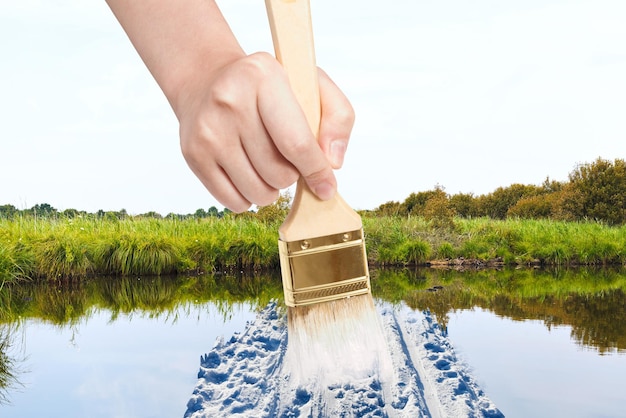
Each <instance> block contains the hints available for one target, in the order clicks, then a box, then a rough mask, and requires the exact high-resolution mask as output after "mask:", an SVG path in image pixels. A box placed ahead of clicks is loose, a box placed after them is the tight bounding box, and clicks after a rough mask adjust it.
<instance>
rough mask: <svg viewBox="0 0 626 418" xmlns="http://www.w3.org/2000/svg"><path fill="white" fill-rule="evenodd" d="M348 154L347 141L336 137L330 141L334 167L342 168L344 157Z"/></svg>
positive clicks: (331, 159)
mask: <svg viewBox="0 0 626 418" xmlns="http://www.w3.org/2000/svg"><path fill="white" fill-rule="evenodd" d="M345 154H346V142H345V141H342V140H340V139H335V140H334V141H332V142H331V143H330V163H331V165H332V166H333V168H341V166H342V165H343V157H344V155H345Z"/></svg>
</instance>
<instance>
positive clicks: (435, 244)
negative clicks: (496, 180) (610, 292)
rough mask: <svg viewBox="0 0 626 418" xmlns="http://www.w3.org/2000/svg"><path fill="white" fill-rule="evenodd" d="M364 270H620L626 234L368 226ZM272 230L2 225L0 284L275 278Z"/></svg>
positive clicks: (399, 223) (509, 226)
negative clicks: (187, 276) (262, 274)
mask: <svg viewBox="0 0 626 418" xmlns="http://www.w3.org/2000/svg"><path fill="white" fill-rule="evenodd" d="M363 224H364V229H365V234H366V246H367V252H368V261H369V262H370V263H371V264H372V265H379V266H409V265H426V264H427V263H428V262H429V261H433V260H435V259H437V260H441V259H459V258H464V259H477V260H494V259H498V260H501V261H503V262H504V263H505V264H508V265H530V264H533V265H536V264H540V265H557V266H566V265H615V264H624V263H625V262H626V226H622V227H610V226H607V225H603V224H600V223H595V222H558V221H551V220H516V219H510V220H505V221H497V220H491V219H486V218H480V219H469V220H468V219H455V220H454V222H453V224H452V225H450V226H447V227H440V226H436V225H434V224H432V222H429V221H426V220H424V219H423V218H420V217H412V218H408V219H407V218H394V217H371V216H365V217H364V218H363ZM277 240H278V225H277V224H275V223H266V222H262V221H259V220H257V219H254V218H252V217H239V218H238V217H235V216H227V217H225V218H223V219H219V218H206V219H186V220H177V219H169V218H168V219H147V218H135V219H134V218H127V219H124V220H117V219H101V218H95V217H86V218H74V219H64V218H55V219H42V218H39V219H33V218H29V217H18V218H16V219H13V220H7V219H0V284H2V283H5V282H7V281H11V280H15V279H19V278H41V279H73V278H85V277H93V276H102V275H112V276H121V277H132V276H150V275H171V274H180V273H190V272H194V273H201V272H211V271H231V270H232V271H234V270H258V269H274V268H277V267H278V265H279V256H278V246H277Z"/></svg>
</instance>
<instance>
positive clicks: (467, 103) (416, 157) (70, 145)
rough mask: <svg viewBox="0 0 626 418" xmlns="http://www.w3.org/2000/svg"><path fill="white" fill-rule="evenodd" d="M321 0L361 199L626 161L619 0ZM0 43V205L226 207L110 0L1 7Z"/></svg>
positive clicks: (243, 28)
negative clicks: (349, 108) (188, 149)
mask: <svg viewBox="0 0 626 418" xmlns="http://www.w3.org/2000/svg"><path fill="white" fill-rule="evenodd" d="M311 1H312V7H313V24H314V31H315V36H316V48H317V55H318V63H319V65H320V66H321V67H323V68H324V69H325V70H326V71H327V72H328V73H329V74H330V75H331V77H333V78H334V79H335V81H336V82H337V84H339V86H340V87H341V88H342V89H343V90H344V92H345V93H346V94H347V95H348V97H349V98H350V99H351V101H352V104H353V106H354V107H355V110H356V113H357V122H356V126H355V129H354V131H353V136H352V140H351V143H350V147H349V151H348V155H347V157H346V164H345V165H344V168H343V169H342V170H340V171H338V172H337V175H338V178H339V187H340V193H341V194H342V196H343V197H344V198H345V199H346V201H348V203H350V204H351V205H352V206H354V207H355V208H357V209H372V208H375V207H376V206H378V205H380V204H381V203H384V202H387V201H389V200H397V201H402V200H404V199H405V198H406V197H407V196H408V195H409V194H410V193H411V192H417V191H423V190H430V189H432V188H433V187H434V186H435V185H436V184H440V185H442V186H444V187H445V189H446V191H447V192H448V193H451V194H454V193H459V192H463V193H470V192H471V193H474V194H484V193H489V192H491V191H493V190H495V189H496V188H497V187H499V186H508V185H510V184H512V183H524V184H540V183H541V182H542V181H543V180H544V179H545V178H546V176H549V177H550V178H552V179H555V180H561V181H563V180H566V179H567V175H568V173H569V172H571V171H572V169H573V168H574V166H575V165H576V164H577V163H580V162H591V161H593V160H595V159H596V158H597V157H602V158H605V159H610V160H613V159H615V158H622V159H623V158H626V141H625V140H626V24H625V23H624V22H626V2H624V1H623V0H614V1H611V0H580V1H576V0H514V1H513V0H510V1H497V0H476V1H472V2H466V1H461V0H449V1H435V0H428V1H426V0H393V1H387V2H381V1H372V0H342V1H335V0H311ZM219 4H220V5H221V6H222V9H223V12H224V14H225V15H226V17H227V19H228V20H229V22H230V23H231V26H232V27H233V30H234V31H235V33H236V34H237V36H238V38H239V40H240V42H241V44H242V45H243V47H244V49H246V51H248V52H255V51H258V50H266V51H272V47H271V37H270V33H269V27H268V25H267V19H266V16H265V9H264V2H263V1H262V0H254V1H253V0H222V1H220V2H219ZM0 53H1V54H2V58H1V61H0V95H1V96H0V97H1V99H0V122H1V123H0V138H1V139H0V179H1V183H0V205H2V204H13V205H15V206H17V207H18V208H20V209H24V208H29V207H31V206H33V205H34V204H37V203H49V204H51V205H52V206H54V207H55V208H57V209H59V210H64V209H67V208H75V209H79V210H87V211H97V210H98V209H104V210H120V209H122V208H124V209H126V210H127V211H128V212H129V213H133V214H137V213H142V212H147V211H150V210H154V211H157V212H159V213H161V214H163V215H165V214H167V213H169V212H175V213H190V212H194V211H195V210H196V209H198V208H205V209H206V208H208V207H210V206H213V205H215V206H217V207H218V208H221V207H222V206H221V205H219V204H218V203H217V202H216V201H215V200H214V199H213V198H212V197H211V196H210V195H209V194H208V192H206V191H205V189H204V188H203V186H202V185H201V184H200V182H199V181H198V180H197V179H196V178H195V176H194V175H193V174H192V173H191V171H190V170H189V169H188V168H187V166H186V164H185V162H184V160H183V158H182V155H181V153H180V150H179V146H178V126H177V123H176V119H175V118H174V116H173V113H172V112H171V110H170V108H169V106H168V104H167V101H166V100H165V98H164V96H163V95H162V93H161V91H160V90H159V88H158V86H157V85H156V83H155V82H154V81H153V79H152V78H151V76H150V74H149V73H148V71H147V69H146V68H145V67H144V65H143V63H142V62H141V60H140V59H139V57H138V55H137V54H136V52H135V51H134V49H133V48H132V46H131V44H130V42H129V41H128V39H127V38H126V35H125V34H124V32H123V30H122V29H121V27H120V26H119V25H118V23H117V21H116V20H115V18H114V17H113V15H112V13H111V12H110V10H109V9H108V7H107V5H106V4H105V2H104V1H84V0H57V1H54V2H51V1H46V0H39V1H37V0H20V1H19V2H18V1H16V2H4V4H3V5H2V10H1V11H0Z"/></svg>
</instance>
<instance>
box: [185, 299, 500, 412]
mask: <svg viewBox="0 0 626 418" xmlns="http://www.w3.org/2000/svg"><path fill="white" fill-rule="evenodd" d="M377 310H378V316H379V319H380V325H381V333H382V337H383V338H384V341H385V343H386V348H385V350H384V353H379V355H380V357H381V359H380V361H379V362H378V363H377V365H376V366H373V367H372V366H369V365H368V366H367V367H368V368H369V369H370V370H366V371H367V373H363V371H362V370H357V371H355V373H347V374H346V373H345V371H342V373H341V374H335V373H327V372H326V371H324V370H321V371H319V372H313V373H311V375H310V376H308V379H306V380H305V381H302V380H301V379H298V382H294V381H293V379H291V376H292V372H293V370H291V369H292V366H290V362H289V361H286V360H285V359H286V353H287V334H288V331H287V330H288V327H287V319H286V315H285V312H284V311H282V310H280V309H278V308H277V306H276V304H274V303H271V304H269V305H268V306H267V307H266V308H264V309H263V311H261V312H260V313H259V315H258V316H257V318H256V319H255V321H254V322H252V323H248V326H247V327H246V329H245V331H244V332H243V333H241V334H239V333H237V334H235V335H233V337H232V338H230V339H229V340H228V341H224V340H223V339H219V340H218V341H217V342H216V344H215V346H214V347H213V349H212V350H211V351H210V352H209V353H208V354H206V355H203V356H202V357H201V365H200V371H199V372H198V384H197V385H196V388H195V389H194V391H193V394H192V396H191V398H190V400H189V402H188V404H187V411H186V413H185V417H186V418H201V417H202V418H203V417H227V416H228V417H230V416H241V417H300V416H301V417H412V418H413V417H429V418H443V417H502V416H503V415H502V413H501V412H500V411H499V410H498V409H497V408H496V407H495V405H494V404H493V403H492V402H491V401H490V400H489V399H488V398H487V396H486V395H485V394H484V392H483V391H482V390H481V389H480V388H479V387H478V385H477V384H476V382H475V381H474V379H473V378H472V377H471V376H470V375H469V374H468V372H467V367H466V366H465V365H464V364H462V363H460V362H459V361H458V359H457V357H456V354H455V353H454V349H453V348H452V346H451V345H450V342H449V340H448V339H447V338H446V336H445V335H444V334H443V333H442V332H441V330H440V328H439V326H438V325H437V323H436V322H435V321H434V319H433V317H432V316H431V315H430V314H429V313H428V312H415V311H412V310H411V309H409V308H407V307H404V306H398V307H392V306H390V305H389V304H386V303H381V304H379V306H378V308H377ZM374 334H375V331H373V337H376V336H375V335H374ZM306 360H307V359H303V360H302V361H306Z"/></svg>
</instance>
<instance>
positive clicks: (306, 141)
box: [175, 53, 354, 212]
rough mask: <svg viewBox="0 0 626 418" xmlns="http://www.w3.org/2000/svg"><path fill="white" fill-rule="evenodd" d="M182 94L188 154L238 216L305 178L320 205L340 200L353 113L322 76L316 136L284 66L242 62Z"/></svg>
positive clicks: (265, 60) (267, 60)
mask: <svg viewBox="0 0 626 418" xmlns="http://www.w3.org/2000/svg"><path fill="white" fill-rule="evenodd" d="M212 74H213V75H212V76H209V77H207V78H206V80H204V81H200V80H197V79H196V81H195V83H187V86H188V87H189V88H188V89H185V92H184V93H181V94H179V95H178V98H179V100H178V101H177V105H178V106H177V108H176V109H175V112H176V114H177V116H178V118H179V122H180V141H181V149H182V152H183V155H184V157H185V160H186V161H187V164H188V165H189V167H190V168H191V170H192V171H193V172H194V173H195V174H196V176H197V177H198V178H199V179H200V181H201V182H202V183H203V184H204V186H205V187H206V188H207V189H208V190H209V192H210V193H211V194H212V195H213V196H214V197H215V198H216V199H217V200H218V201H219V202H220V203H222V204H223V205H224V206H226V207H227V208H229V209H231V210H233V211H234V212H243V211H245V210H247V209H248V208H249V207H250V205H251V204H256V205H259V206H265V205H268V204H271V203H272V202H274V201H275V200H276V199H277V198H278V195H279V191H280V189H283V188H286V187H288V186H290V185H291V184H293V183H294V182H295V181H296V180H297V179H298V177H300V176H302V177H303V178H304V180H305V181H306V183H307V185H308V186H309V188H310V189H311V190H312V191H313V192H314V193H315V194H316V195H317V196H318V197H319V198H321V199H323V200H326V199H330V198H331V197H333V195H334V193H335V192H336V188H337V183H336V179H335V176H334V174H333V169H337V168H340V167H341V165H342V164H343V159H344V154H345V151H346V148H347V146H348V141H349V138H350V133H351V131H352V126H353V124H354V111H353V109H352V106H351V105H350V103H349V101H348V99H347V98H346V97H345V96H344V94H343V93H342V92H341V91H340V90H339V88H338V87H337V86H336V85H335V84H334V83H333V82H332V81H331V80H330V78H329V77H328V75H326V73H325V72H323V71H322V70H319V86H320V100H321V111H322V112H321V122H320V133H319V139H318V140H316V138H315V137H314V136H313V133H312V132H311V130H310V128H309V126H308V124H307V121H306V119H305V116H304V113H303V112H302V109H301V108H300V106H299V105H298V103H297V101H296V98H295V96H294V94H293V92H292V91H291V88H290V87H289V82H288V80H287V75H286V73H285V71H284V70H283V68H282V67H281V66H280V64H279V63H278V61H276V59H275V58H274V57H272V56H271V55H269V54H266V53H256V54H252V55H249V56H242V57H240V58H238V59H236V60H234V61H232V62H230V63H228V64H226V65H224V66H223V67H221V68H220V69H218V70H217V71H214V72H213V73H212Z"/></svg>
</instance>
